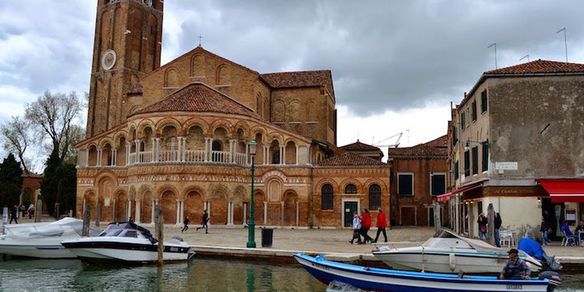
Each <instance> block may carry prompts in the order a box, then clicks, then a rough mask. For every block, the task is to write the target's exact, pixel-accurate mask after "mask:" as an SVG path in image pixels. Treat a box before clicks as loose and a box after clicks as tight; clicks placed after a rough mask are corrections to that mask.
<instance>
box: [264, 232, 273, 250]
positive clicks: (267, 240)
mask: <svg viewBox="0 0 584 292" xmlns="http://www.w3.org/2000/svg"><path fill="white" fill-rule="evenodd" d="M273 237H274V229H272V228H262V247H272V239H273Z"/></svg>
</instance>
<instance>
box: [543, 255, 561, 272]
mask: <svg viewBox="0 0 584 292" xmlns="http://www.w3.org/2000/svg"><path fill="white" fill-rule="evenodd" d="M541 262H542V264H543V270H544V271H548V270H549V271H559V270H561V269H562V265H561V264H560V263H559V262H558V261H556V257H555V256H548V255H547V254H545V253H544V254H543V260H542V261H541Z"/></svg>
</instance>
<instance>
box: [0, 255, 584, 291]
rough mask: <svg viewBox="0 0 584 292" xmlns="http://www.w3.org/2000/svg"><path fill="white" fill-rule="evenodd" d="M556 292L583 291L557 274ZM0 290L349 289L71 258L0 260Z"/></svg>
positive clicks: (276, 276)
mask: <svg viewBox="0 0 584 292" xmlns="http://www.w3.org/2000/svg"><path fill="white" fill-rule="evenodd" d="M562 277H563V280H564V281H563V283H562V284H563V285H562V288H561V289H560V291H584V275H562ZM0 291H173V292H174V291H352V290H351V288H350V287H346V286H345V287H343V286H342V285H337V286H335V287H327V286H326V285H324V284H321V283H320V282H318V281H317V280H315V279H314V278H312V276H310V275H309V274H308V273H307V272H305V271H304V269H303V268H302V267H300V266H298V265H284V266H278V265H271V264H269V263H261V262H248V261H239V260H211V259H205V258H195V260H193V261H192V262H191V263H189V264H168V265H165V266H164V267H162V268H157V267H151V266H140V267H129V268H128V267H126V268H124V267H91V266H86V265H84V264H82V263H81V262H80V261H77V260H23V259H18V260H15V259H11V260H7V261H2V260H0Z"/></svg>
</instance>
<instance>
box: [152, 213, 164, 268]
mask: <svg viewBox="0 0 584 292" xmlns="http://www.w3.org/2000/svg"><path fill="white" fill-rule="evenodd" d="M154 216H155V219H156V222H155V227H154V229H155V232H156V239H158V262H157V264H158V266H162V265H163V264H164V244H163V242H164V218H163V217H162V212H161V211H160V204H156V207H155V210H154Z"/></svg>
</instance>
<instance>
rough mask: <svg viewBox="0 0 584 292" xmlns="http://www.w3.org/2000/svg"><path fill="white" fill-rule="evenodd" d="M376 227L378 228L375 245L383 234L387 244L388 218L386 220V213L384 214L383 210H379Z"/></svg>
mask: <svg viewBox="0 0 584 292" xmlns="http://www.w3.org/2000/svg"><path fill="white" fill-rule="evenodd" d="M375 226H377V235H375V240H373V243H376V242H377V239H379V234H381V233H382V232H383V238H384V239H385V242H387V233H386V232H385V228H386V227H387V218H385V213H383V209H381V208H379V213H377V221H376V222H375Z"/></svg>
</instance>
